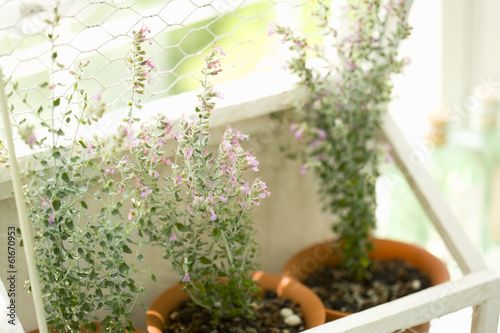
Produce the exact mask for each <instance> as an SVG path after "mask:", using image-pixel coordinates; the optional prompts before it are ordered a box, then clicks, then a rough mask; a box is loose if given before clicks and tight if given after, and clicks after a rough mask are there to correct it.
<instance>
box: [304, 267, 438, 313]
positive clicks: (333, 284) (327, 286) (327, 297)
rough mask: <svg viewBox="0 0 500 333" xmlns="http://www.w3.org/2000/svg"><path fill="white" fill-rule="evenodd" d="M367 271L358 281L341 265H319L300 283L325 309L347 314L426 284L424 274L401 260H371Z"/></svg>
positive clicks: (427, 279) (384, 301)
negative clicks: (366, 277) (361, 281)
mask: <svg viewBox="0 0 500 333" xmlns="http://www.w3.org/2000/svg"><path fill="white" fill-rule="evenodd" d="M369 271H370V273H371V274H370V275H371V276H370V278H369V279H367V280H366V281H364V282H363V283H358V282H354V281H352V279H350V278H349V276H348V274H347V270H346V269H344V268H340V267H323V268H321V269H318V270H317V271H315V272H313V273H312V274H311V275H309V277H308V278H307V280H306V281H305V282H304V284H305V285H307V286H308V287H310V288H311V289H312V290H313V291H314V292H316V294H317V295H318V296H319V297H320V298H321V300H322V301H323V303H324V304H325V307H326V308H328V309H332V310H337V311H342V312H351V313H352V312H358V311H361V310H365V309H368V308H371V307H373V306H376V305H379V304H382V303H386V302H389V301H392V300H395V299H397V298H400V297H403V296H406V295H409V294H412V293H414V292H417V291H419V290H422V289H425V288H428V287H430V281H429V278H428V276H427V275H426V274H425V273H423V272H421V271H419V270H418V269H416V268H415V267H413V266H410V265H408V264H406V263H405V262H403V261H402V260H388V261H374V262H373V263H372V265H371V267H369Z"/></svg>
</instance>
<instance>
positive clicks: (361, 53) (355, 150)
mask: <svg viewBox="0 0 500 333" xmlns="http://www.w3.org/2000/svg"><path fill="white" fill-rule="evenodd" d="M328 3H329V1H319V3H318V6H317V10H316V11H315V16H316V17H317V19H318V20H319V27H320V29H321V32H322V34H323V35H324V37H325V39H324V40H325V41H327V40H329V38H330V40H331V39H333V44H332V45H326V46H320V45H310V43H309V41H308V40H307V39H306V38H303V37H300V36H298V35H297V34H296V33H294V32H293V31H292V30H291V29H289V28H286V27H274V28H273V30H272V31H271V33H273V32H276V33H278V34H279V35H281V36H282V38H283V41H284V42H287V43H289V49H290V50H291V51H292V54H293V56H292V59H291V60H290V62H289V69H290V71H291V72H292V73H294V74H297V75H298V77H299V78H300V85H301V86H303V87H304V88H305V89H306V90H307V91H308V98H307V99H306V100H305V102H304V103H303V104H301V105H298V106H297V107H296V108H295V112H293V114H292V119H291V121H292V124H291V126H290V131H291V132H292V133H293V134H294V136H295V137H296V138H297V139H298V140H299V141H300V142H303V143H304V144H305V145H307V163H306V164H305V165H304V167H303V169H302V170H301V173H304V172H306V169H312V170H314V172H315V174H316V176H317V177H318V178H319V179H320V180H321V181H320V195H321V196H322V198H323V200H324V202H325V206H326V207H327V208H328V209H329V210H330V212H331V213H332V215H333V218H334V220H335V221H334V223H333V224H332V230H333V232H334V233H335V234H336V235H337V244H338V247H339V249H340V252H341V254H342V257H343V264H344V265H345V266H346V267H347V268H348V269H349V271H350V273H351V275H352V276H353V277H354V278H355V279H357V280H363V279H364V278H365V277H366V274H367V270H366V268H367V267H368V265H369V264H370V260H369V256H368V255H369V252H370V251H371V250H372V244H371V241H370V236H371V232H372V230H373V229H374V228H375V208H376V197H375V182H376V180H377V177H378V176H379V171H378V166H379V162H380V153H381V149H379V147H378V144H377V137H376V135H377V132H378V131H379V129H380V124H381V118H382V114H383V113H384V112H385V110H386V108H387V104H388V102H389V101H390V100H391V91H392V85H391V75H392V74H394V73H399V72H401V70H402V68H403V66H404V63H405V60H404V59H398V52H397V49H398V44H399V41H401V40H403V39H405V38H407V37H408V36H409V34H410V27H409V26H408V24H407V22H406V11H405V2H404V1H403V0H390V1H381V0H350V1H348V5H349V12H348V17H349V18H350V19H351V26H350V32H349V34H346V35H341V34H339V32H338V31H336V30H335V29H333V28H332V27H331V26H330V22H329V19H330V14H331V10H330V7H329V5H328ZM393 24H394V25H393ZM329 48H331V49H332V50H333V51H334V54H335V56H334V57H332V56H327V55H326V54H329V53H328V52H327V51H328V50H329ZM311 58H315V59H319V60H320V63H321V65H320V66H317V67H312V66H310V65H309V63H308V60H309V59H311Z"/></svg>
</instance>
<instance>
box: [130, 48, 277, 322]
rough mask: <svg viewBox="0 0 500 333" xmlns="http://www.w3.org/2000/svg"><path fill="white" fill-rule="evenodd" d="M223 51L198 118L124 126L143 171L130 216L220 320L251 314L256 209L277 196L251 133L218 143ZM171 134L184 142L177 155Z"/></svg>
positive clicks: (214, 55) (215, 59)
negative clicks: (215, 129)
mask: <svg viewBox="0 0 500 333" xmlns="http://www.w3.org/2000/svg"><path fill="white" fill-rule="evenodd" d="M222 55H224V51H223V50H222V49H220V48H218V47H214V48H213V49H212V50H211V52H210V54H209V55H207V56H206V57H205V67H204V68H203V70H202V74H203V79H202V80H201V81H200V83H201V86H202V88H203V91H202V92H201V93H200V94H199V95H198V101H199V106H198V107H196V113H195V116H194V119H191V118H189V117H183V118H182V119H181V120H180V121H179V122H178V124H177V125H175V124H173V123H172V122H170V121H169V120H167V118H166V117H165V116H164V115H159V116H158V118H157V121H156V126H155V127H154V128H152V129H147V128H142V129H141V130H140V131H139V132H137V133H136V132H134V131H133V130H132V128H131V127H128V126H126V127H124V128H123V137H124V140H126V141H127V142H128V143H127V145H128V147H129V151H130V161H132V160H133V161H135V166H136V168H137V169H138V171H140V172H137V173H136V174H134V175H133V182H132V183H129V185H130V186H129V189H128V190H129V191H130V192H131V193H133V194H132V197H133V207H132V208H131V209H130V214H129V219H130V220H133V221H138V222H139V224H140V225H141V226H142V230H143V231H144V232H145V233H147V234H148V235H149V236H150V238H151V241H152V242H153V243H154V244H157V245H159V246H161V247H162V249H163V251H164V256H165V258H168V259H169V260H170V261H171V263H172V266H173V267H174V269H176V270H178V271H179V273H180V275H181V276H182V282H183V287H184V290H185V292H187V293H188V294H189V295H190V297H191V299H192V301H193V302H194V303H195V304H198V305H200V306H202V307H204V308H207V309H208V310H209V311H210V312H211V313H212V314H213V316H214V320H215V321H217V320H218V319H219V318H221V317H224V318H228V317H235V316H240V315H242V316H251V313H252V312H251V309H252V302H253V301H254V300H255V298H256V295H257V290H256V286H255V282H254V281H253V280H252V276H251V271H252V270H255V269H256V264H255V254H256V248H257V244H256V241H255V239H254V234H255V231H254V230H253V228H252V224H251V220H250V219H249V211H250V210H251V209H252V208H253V207H254V206H258V205H259V204H260V201H261V200H262V199H264V198H265V197H266V196H269V195H270V192H269V190H268V188H267V186H266V184H265V183H264V182H263V181H262V180H261V179H260V178H253V179H252V177H251V176H249V175H247V174H248V173H250V172H252V171H254V172H255V171H258V165H259V162H258V161H257V160H256V158H255V157H254V156H253V155H252V154H251V153H250V152H248V151H246V150H244V149H243V147H242V146H241V144H242V142H244V141H246V140H247V136H246V135H244V134H242V133H241V132H240V131H238V130H237V129H233V128H232V127H231V126H228V127H227V129H226V130H225V131H224V133H223V135H222V141H221V143H220V144H219V146H218V148H217V149H216V150H214V148H216V147H213V146H212V144H211V142H210V141H211V136H212V135H211V133H210V132H209V127H210V124H209V117H210V113H211V112H212V110H213V108H214V106H215V102H214V98H216V97H217V96H219V97H220V94H219V93H218V92H216V91H215V90H214V87H213V86H212V85H211V83H210V82H209V78H210V77H213V76H216V75H217V74H218V73H220V72H221V71H222V69H221V67H220V66H221V63H220V60H221V58H220V56H222ZM170 137H173V138H174V142H175V145H176V147H175V148H174V149H173V157H170V158H169V155H168V153H169V151H168V150H167V149H166V148H165V147H166V146H168V145H167V141H168V139H169V138H170ZM130 163H132V162H130ZM160 168H163V169H164V171H163V172H162V174H165V176H164V177H160V172H158V171H157V170H159V169H160ZM165 169H166V170H165ZM165 172H166V173H165ZM131 180H132V179H131Z"/></svg>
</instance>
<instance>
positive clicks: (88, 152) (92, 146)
mask: <svg viewBox="0 0 500 333" xmlns="http://www.w3.org/2000/svg"><path fill="white" fill-rule="evenodd" d="M94 148H95V146H94V145H89V148H88V149H87V154H90V153H91V152H92V149H94Z"/></svg>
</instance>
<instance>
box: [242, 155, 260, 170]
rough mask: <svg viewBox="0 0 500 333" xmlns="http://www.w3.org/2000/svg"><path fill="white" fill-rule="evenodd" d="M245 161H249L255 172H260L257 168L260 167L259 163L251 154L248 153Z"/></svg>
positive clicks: (249, 165) (248, 163)
mask: <svg viewBox="0 0 500 333" xmlns="http://www.w3.org/2000/svg"><path fill="white" fill-rule="evenodd" d="M245 160H246V161H247V165H248V167H249V168H250V169H252V170H253V171H259V169H258V168H257V167H258V166H259V161H257V159H256V158H255V156H253V155H252V154H251V153H247V156H245Z"/></svg>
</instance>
